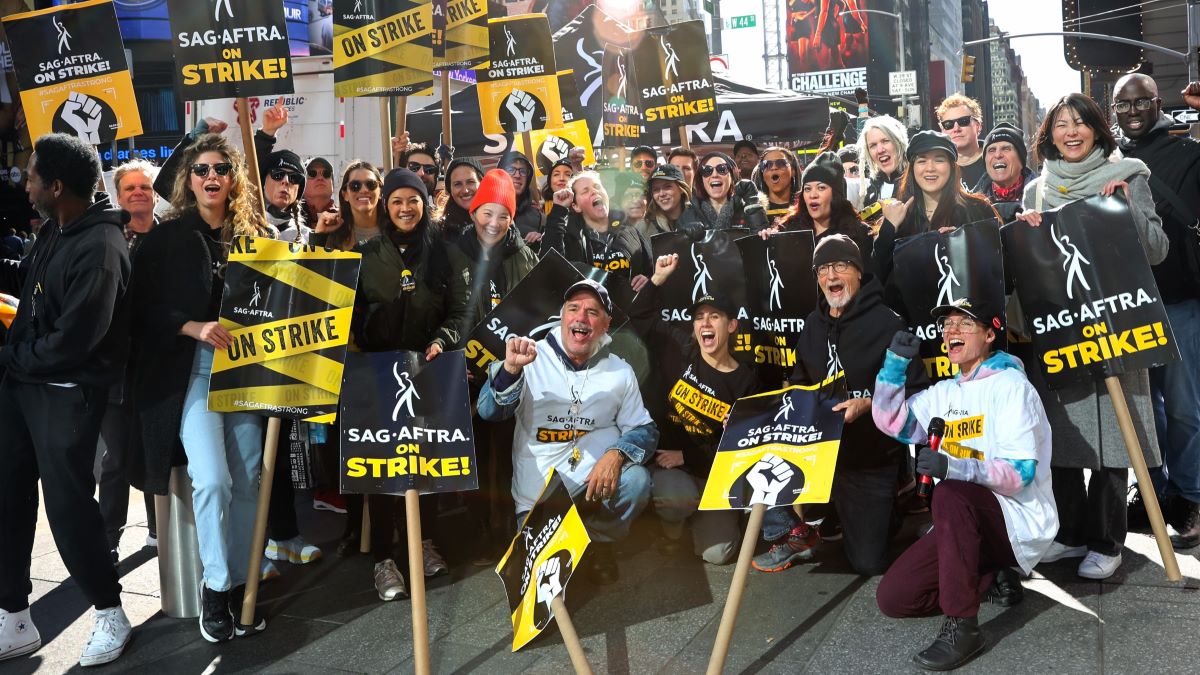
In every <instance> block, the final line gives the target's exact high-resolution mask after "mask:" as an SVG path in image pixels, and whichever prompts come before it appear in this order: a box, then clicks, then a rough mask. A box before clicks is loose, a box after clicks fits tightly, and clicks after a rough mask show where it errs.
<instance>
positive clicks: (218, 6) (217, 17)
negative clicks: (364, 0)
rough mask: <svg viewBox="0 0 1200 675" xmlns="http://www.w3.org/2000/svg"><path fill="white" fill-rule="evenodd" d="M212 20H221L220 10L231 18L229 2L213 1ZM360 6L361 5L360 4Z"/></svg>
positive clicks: (227, 0) (231, 10) (225, 0)
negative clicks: (223, 10) (222, 9)
mask: <svg viewBox="0 0 1200 675" xmlns="http://www.w3.org/2000/svg"><path fill="white" fill-rule="evenodd" d="M213 3H214V7H213V20H214V21H220V20H221V8H222V7H224V8H225V16H227V17H229V18H231V19H232V18H233V8H232V7H230V6H229V0H213ZM360 4H361V3H360Z"/></svg>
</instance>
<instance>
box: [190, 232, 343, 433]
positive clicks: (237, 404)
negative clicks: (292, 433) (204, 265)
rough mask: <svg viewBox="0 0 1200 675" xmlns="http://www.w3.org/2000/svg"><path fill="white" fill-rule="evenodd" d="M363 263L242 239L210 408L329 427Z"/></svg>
mask: <svg viewBox="0 0 1200 675" xmlns="http://www.w3.org/2000/svg"><path fill="white" fill-rule="evenodd" d="M361 258H362V256H360V255H359V254H357V253H347V252H344V251H331V250H329V249H324V248H320V247H317V246H307V245H304V244H296V243H292V242H286V241H276V240H274V239H256V238H252V237H238V238H236V239H235V240H234V242H233V248H232V250H231V252H230V255H229V266H228V267H227V268H226V269H225V292H224V295H223V296H222V298H221V316H220V319H221V325H223V326H225V327H226V328H227V329H229V331H230V333H232V334H233V344H231V345H230V346H229V348H227V349H224V350H219V351H218V352H217V353H216V355H215V357H214V359H213V368H212V380H211V382H210V384H209V390H208V409H209V410H212V411H214V412H255V413H261V414H264V415H271V416H273V417H291V418H299V419H310V420H311V419H314V418H324V419H318V420H316V421H331V420H332V418H333V416H334V414H335V413H336V412H337V404H338V396H339V394H340V393H341V387H342V366H343V363H344V362H345V360H346V345H347V344H348V342H349V338H350V314H351V312H352V311H353V309H354V287H355V284H356V283H357V281H358V267H359V262H360V261H361Z"/></svg>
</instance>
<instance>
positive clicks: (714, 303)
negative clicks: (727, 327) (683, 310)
mask: <svg viewBox="0 0 1200 675" xmlns="http://www.w3.org/2000/svg"><path fill="white" fill-rule="evenodd" d="M704 305H708V306H709V307H712V308H713V309H715V310H717V311H719V312H721V313H722V314H724V315H725V316H727V317H729V318H731V319H736V318H737V308H736V307H734V305H733V303H732V302H730V301H729V299H728V298H726V297H724V296H716V295H712V294H708V295H702V296H700V297H699V298H696V301H695V302H693V303H692V306H691V307H689V308H688V313H689V314H691V315H692V316H693V317H695V316H696V310H698V309H700V308H701V307H703V306H704Z"/></svg>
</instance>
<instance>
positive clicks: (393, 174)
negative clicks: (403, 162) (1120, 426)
mask: <svg viewBox="0 0 1200 675" xmlns="http://www.w3.org/2000/svg"><path fill="white" fill-rule="evenodd" d="M405 187H406V188H412V189H414V190H416V191H417V192H419V193H421V199H429V192H428V191H427V190H426V189H425V181H423V180H421V177H420V176H418V175H417V174H415V173H413V172H411V171H409V170H408V169H392V170H391V171H389V172H388V174H387V175H386V176H384V177H383V193H382V195H380V199H381V200H382V201H383V203H384V204H386V203H387V200H388V197H389V196H390V195H391V194H392V193H393V192H395V191H396V190H398V189H400V188H405Z"/></svg>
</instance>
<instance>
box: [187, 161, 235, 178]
mask: <svg viewBox="0 0 1200 675" xmlns="http://www.w3.org/2000/svg"><path fill="white" fill-rule="evenodd" d="M209 169H212V170H213V171H215V172H216V173H217V175H218V176H228V175H229V172H230V171H233V165H232V164H230V163H229V162H221V163H220V164H193V165H192V175H193V176H195V177H196V178H207V177H208V170H209Z"/></svg>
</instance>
